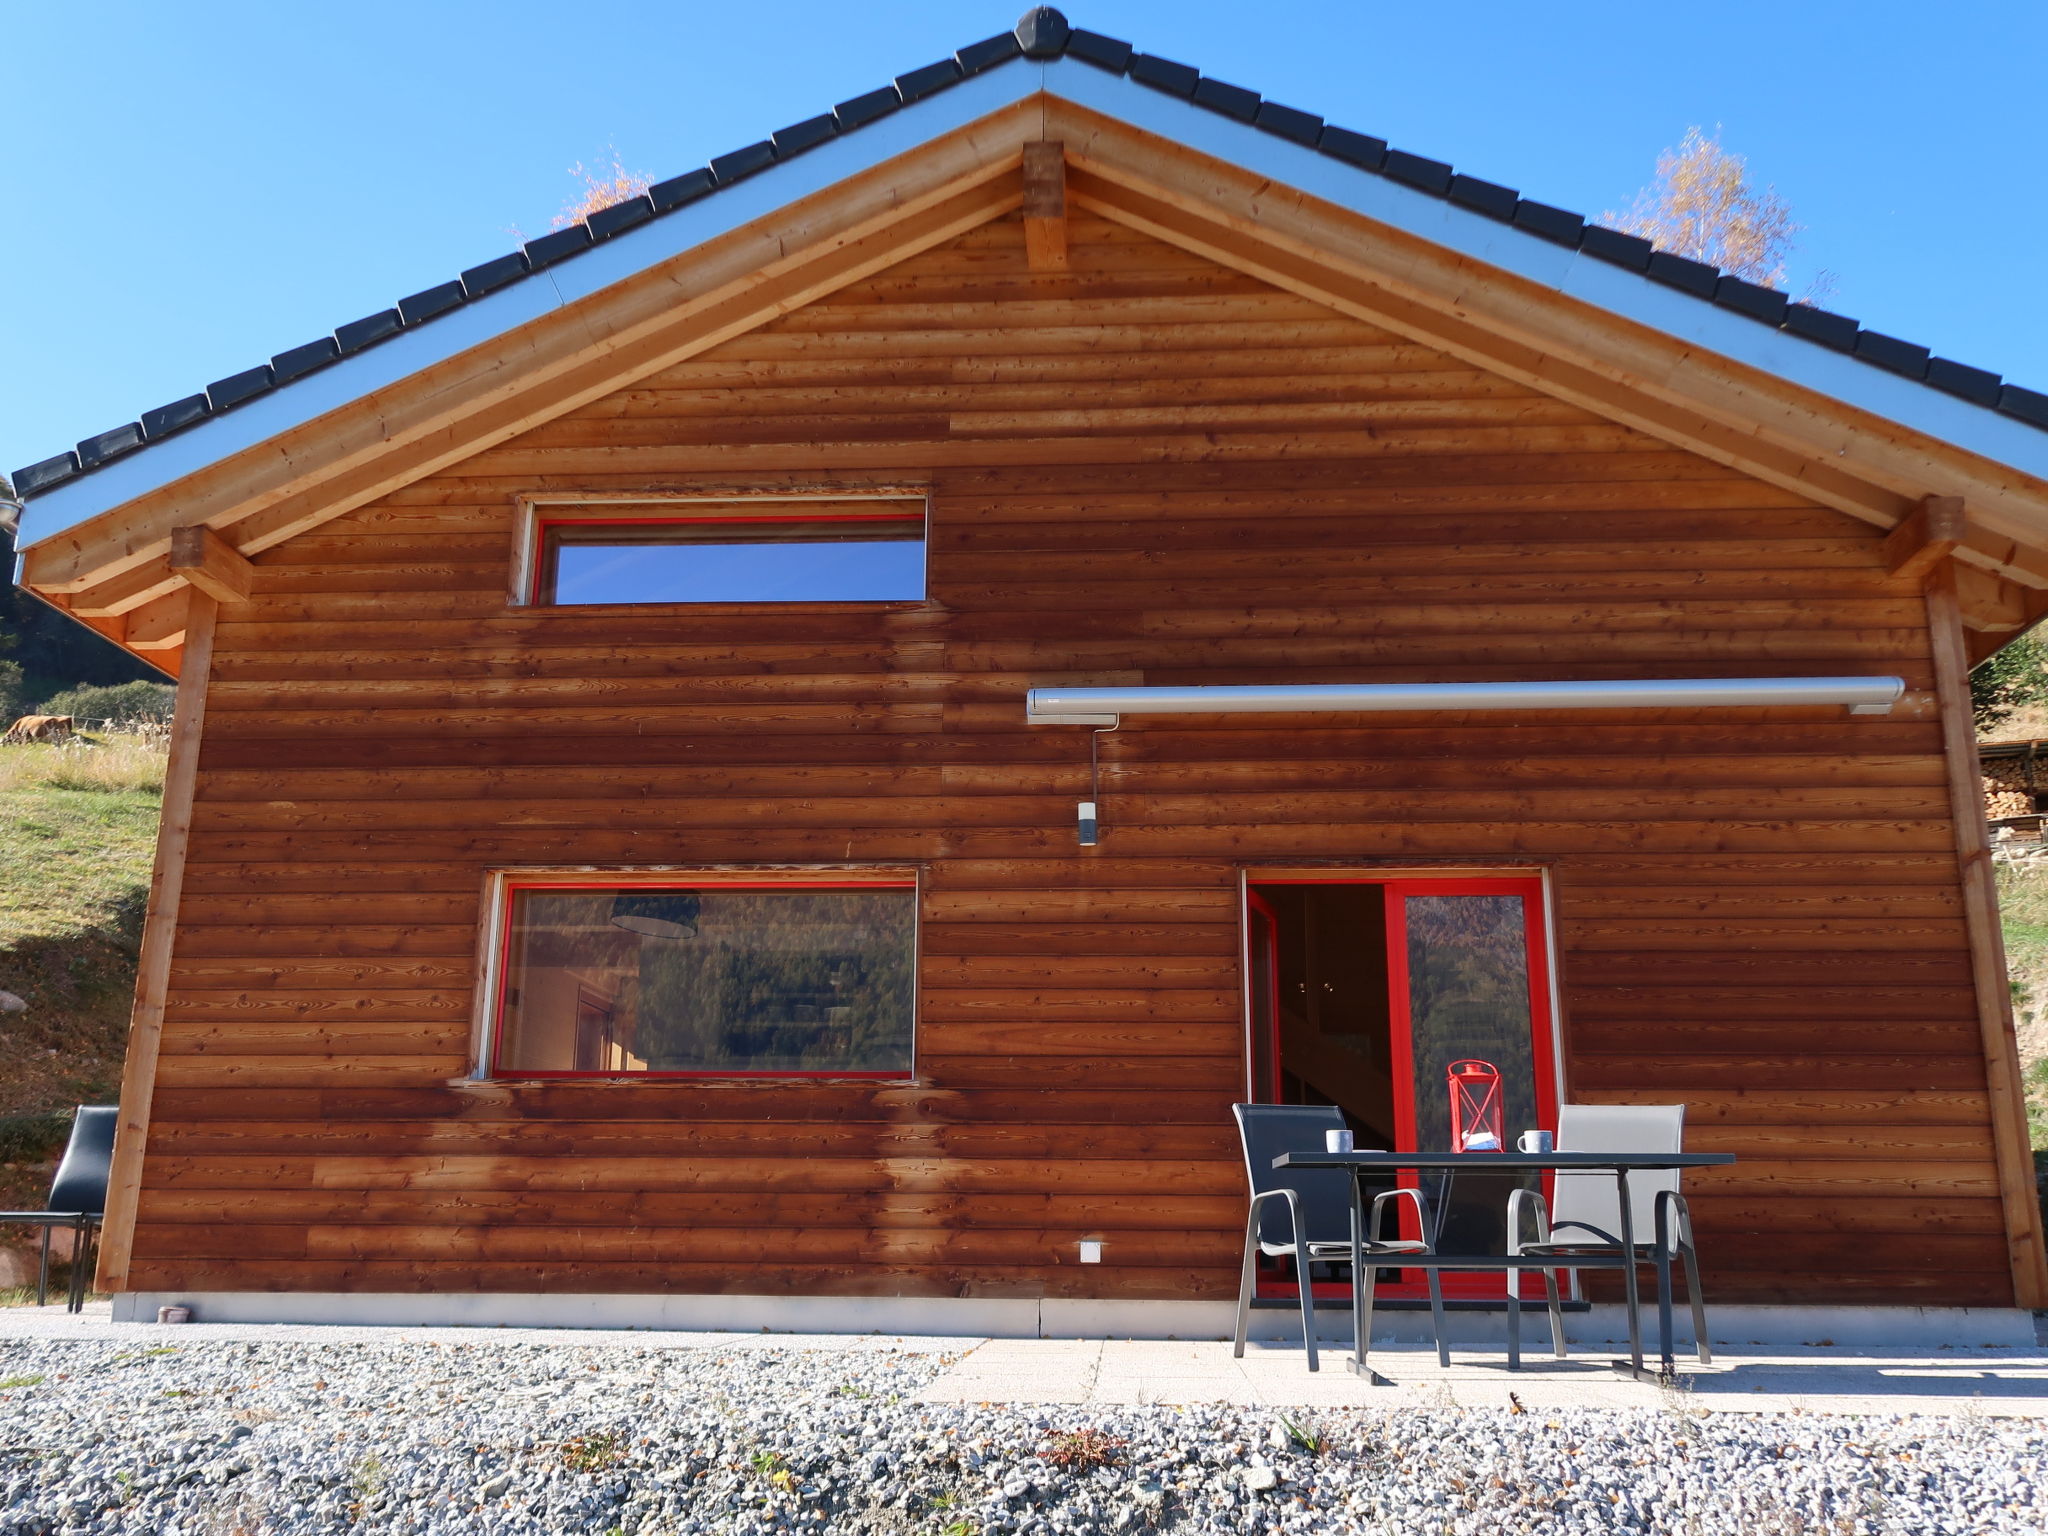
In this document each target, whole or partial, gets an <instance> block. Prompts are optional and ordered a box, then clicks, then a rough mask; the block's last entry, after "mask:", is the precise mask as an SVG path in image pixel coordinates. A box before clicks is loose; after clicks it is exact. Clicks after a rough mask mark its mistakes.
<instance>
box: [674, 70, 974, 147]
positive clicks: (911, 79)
mask: <svg viewBox="0 0 2048 1536" xmlns="http://www.w3.org/2000/svg"><path fill="white" fill-rule="evenodd" d="M959 78H960V66H959V65H958V64H955V63H954V62H953V61H952V60H951V59H941V60H939V62H938V63H936V64H927V65H925V67H924V68H923V69H913V70H912V71H911V72H910V73H909V74H907V75H898V76H897V77H896V92H897V94H898V95H899V96H901V97H902V98H903V99H904V100H905V101H906V102H909V101H922V100H924V98H925V97H927V96H929V95H931V94H932V93H933V92H934V91H943V90H944V89H945V88H946V87H947V86H949V85H951V84H953V83H954V82H955V81H956V80H958V79H959ZM712 163H713V164H714V165H715V164H716V163H717V162H716V161H713V162H712Z"/></svg>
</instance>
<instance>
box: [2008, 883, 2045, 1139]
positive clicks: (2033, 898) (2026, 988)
mask: <svg viewBox="0 0 2048 1536" xmlns="http://www.w3.org/2000/svg"><path fill="white" fill-rule="evenodd" d="M1998 905H1999V912H2000V915H2001V916H2002V917H2003V918H2004V926H2005V963H2006V973H2007V975H2009V976H2010V977H2011V978H2012V1007H2013V1022H2014V1023H2015V1024H2016V1025H2017V1026H2018V1029H2019V1037H2020V1062H2021V1065H2022V1067H2023V1068H2024V1070H2025V1072H2026V1079H2027V1125H2028V1129H2029V1130H2030V1131H2031V1132H2032V1133H2033V1140H2034V1151H2035V1152H2036V1154H2048V870H2042V869H2035V868H2015V867H2012V866H2002V867H2001V868H2000V869H1999V871H1998Z"/></svg>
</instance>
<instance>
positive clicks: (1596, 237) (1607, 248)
mask: <svg viewBox="0 0 2048 1536" xmlns="http://www.w3.org/2000/svg"><path fill="white" fill-rule="evenodd" d="M1579 249H1580V250H1582V251H1584V252H1585V253H1586V254H1587V255H1588V256H1598V257H1599V258H1600V259H1601V260H1602V261H1611V262H1613V263H1614V264H1615V265H1616V266H1617V267H1627V268H1628V269H1629V271H1631V272H1641V271H1643V270H1644V269H1645V268H1647V267H1648V266H1649V265H1650V252H1651V251H1653V250H1655V249H1656V247H1655V246H1653V245H1651V244H1650V242H1649V241H1647V240H1645V239H1643V238H1642V236H1640V235H1625V234H1623V233H1622V232H1621V231H1620V230H1618V229H1609V228H1608V227H1607V226H1606V225H1604V224H1588V225H1587V226H1586V233H1585V235H1584V236H1583V237H1581V239H1580V240H1579Z"/></svg>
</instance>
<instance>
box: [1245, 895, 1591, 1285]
mask: <svg viewBox="0 0 2048 1536" xmlns="http://www.w3.org/2000/svg"><path fill="white" fill-rule="evenodd" d="M1245 901H1246V913H1245V918H1246V924H1247V935H1248V939H1249V944H1248V957H1249V960H1250V964H1251V977H1250V980H1251V996H1250V999H1249V1003H1250V1006H1249V1009H1248V1019H1249V1024H1250V1032H1249V1033H1250V1038H1249V1041H1248V1046H1249V1058H1250V1059H1249V1063H1248V1066H1249V1077H1250V1085H1251V1091H1252V1094H1253V1096H1254V1098H1255V1099H1256V1100H1258V1101H1259V1102H1262V1103H1274V1104H1331V1105H1335V1106H1337V1107H1338V1108H1339V1109H1340V1110H1342V1111H1343V1113H1344V1118H1345V1120H1346V1122H1347V1123H1348V1124H1349V1125H1350V1126H1351V1129H1352V1131H1353V1133H1354V1134H1355V1136H1356V1138H1357V1144H1358V1145H1359V1146H1360V1147H1361V1148H1368V1147H1379V1148H1387V1149H1391V1150H1398V1151H1404V1152H1414V1151H1425V1152H1438V1151H1452V1150H1469V1149H1457V1148H1453V1146H1452V1110H1451V1102H1452V1093H1451V1087H1450V1082H1449V1076H1448V1074H1449V1069H1450V1067H1451V1064H1452V1063H1453V1062H1471V1061H1478V1062H1483V1063H1485V1064H1486V1065H1487V1066H1488V1067H1490V1068H1491V1069H1492V1070H1493V1071H1494V1072H1496V1073H1498V1076H1499V1096H1500V1106H1501V1126H1500V1130H1501V1133H1502V1136H1503V1139H1504V1142H1505V1144H1506V1145H1507V1146H1509V1147H1512V1145H1513V1143H1514V1138H1515V1137H1516V1136H1517V1135H1518V1134H1519V1133H1521V1132H1522V1131H1525V1130H1535V1129H1552V1130H1554V1129H1555V1127H1556V1124H1557V1051H1556V1045H1555V1038H1554V1029H1553V1024H1552V1010H1551V1003H1550V970H1549V955H1548V948H1547V943H1546V939H1545V932H1544V911H1543V883H1542V881H1541V879H1540V878H1538V877H1535V876H1499V877H1469V878H1468V877H1460V878H1455V879H1451V878H1436V877H1416V878H1393V877H1385V878H1375V877H1371V876H1364V875H1360V876H1352V877H1345V876H1333V877H1326V878H1316V879H1272V880H1252V881H1250V882H1248V883H1247V886H1246V892H1245ZM1405 1182H1409V1183H1414V1182H1416V1181H1415V1179H1414V1177H1413V1176H1412V1175H1411V1176H1408V1177H1407V1178H1406V1179H1405ZM1516 1182H1517V1180H1516V1178H1515V1177H1513V1176H1506V1175H1501V1174H1480V1173H1470V1174H1461V1175H1458V1176H1457V1177H1456V1178H1454V1179H1451V1180H1447V1181H1444V1180H1439V1179H1437V1178H1436V1177H1434V1176H1432V1177H1429V1178H1427V1179H1425V1180H1423V1181H1422V1190H1423V1194H1424V1196H1425V1197H1426V1199H1427V1200H1428V1201H1429V1203H1430V1206H1431V1208H1432V1210H1437V1211H1439V1212H1440V1223H1441V1224H1440V1227H1439V1230H1438V1232H1437V1233H1436V1234H1435V1236H1436V1238H1437V1242H1438V1244H1439V1246H1440V1248H1441V1249H1442V1251H1444V1252H1447V1253H1499V1252H1501V1251H1503V1245H1504V1243H1505V1241H1506V1237H1507V1225H1506V1221H1507V1198H1508V1194H1509V1192H1510V1191H1511V1190H1512V1189H1513V1188H1514V1187H1515V1185H1516ZM1446 1185H1447V1186H1448V1187H1447V1188H1446ZM1399 1209H1401V1211H1402V1212H1403V1213H1404V1220H1405V1219H1406V1213H1407V1212H1408V1211H1409V1210H1410V1209H1411V1207H1409V1206H1408V1204H1407V1202H1401V1203H1400V1206H1399ZM1405 1235H1408V1236H1414V1235H1417V1234H1415V1233H1414V1232H1412V1231H1411V1232H1407V1233H1406V1234H1405ZM1284 1268H1285V1266H1284V1265H1276V1266H1274V1273H1272V1274H1270V1275H1267V1276H1264V1277H1263V1278H1262V1282H1261V1291H1262V1293H1267V1292H1270V1293H1271V1294H1275V1295H1283V1294H1284V1295H1291V1294H1293V1280H1292V1276H1291V1275H1285V1274H1282V1273H1280V1271H1282V1270H1284ZM1385 1278H1388V1279H1389V1282H1390V1283H1389V1288H1388V1294H1390V1295H1394V1296H1400V1295H1405V1294H1409V1293H1411V1292H1412V1293H1414V1294H1416V1295H1420V1294H1421V1293H1422V1286H1421V1276H1420V1273H1419V1272H1414V1271H1411V1272H1409V1273H1406V1274H1399V1275H1397V1276H1388V1277H1385ZM1504 1287H1505V1281H1504V1279H1503V1277H1502V1276H1500V1275H1499V1274H1470V1275H1461V1274H1457V1273H1456V1272H1451V1273H1447V1274H1446V1275H1445V1291H1446V1294H1451V1295H1461V1296H1465V1297H1468V1298H1475V1299H1484V1298H1488V1297H1495V1296H1505V1295H1506V1291H1505V1288H1504ZM1318 1288H1319V1290H1320V1289H1321V1287H1320V1285H1319V1287H1318Z"/></svg>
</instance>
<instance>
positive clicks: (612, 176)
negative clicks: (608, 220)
mask: <svg viewBox="0 0 2048 1536" xmlns="http://www.w3.org/2000/svg"><path fill="white" fill-rule="evenodd" d="M607 153H609V154H610V155H611V164H610V165H601V166H598V167H597V168H596V169H595V170H593V169H592V168H590V167H589V166H587V165H585V164H584V163H583V162H582V161H581V160H579V161H577V162H576V163H575V164H574V165H572V166H570V167H569V174H570V175H571V176H574V177H575V178H576V179H577V180H578V181H580V182H582V183H583V190H582V191H581V192H579V193H578V194H577V195H576V196H574V197H572V198H570V199H569V201H568V202H566V203H564V204H563V205H562V211H561V212H560V213H558V214H556V215H555V217H554V219H553V221H552V223H553V227H554V228H556V229H567V228H568V227H569V226H570V225H572V224H581V223H582V222H583V221H584V220H585V219H587V218H589V217H590V216H591V215H592V214H593V213H596V212H597V211H598V210H599V209H601V208H609V207H611V205H612V204H614V203H623V202H625V201H626V199H628V198H630V197H638V196H640V194H641V193H643V192H645V191H646V190H647V189H648V188H649V187H651V186H653V185H654V178H653V177H652V176H649V175H648V174H647V173H646V172H645V171H629V170H627V169H626V164H625V162H624V161H623V160H621V159H620V158H619V152H618V151H617V150H616V149H612V150H609V151H607Z"/></svg>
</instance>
